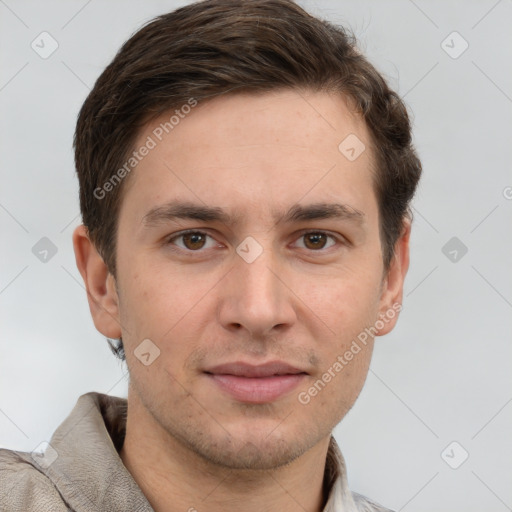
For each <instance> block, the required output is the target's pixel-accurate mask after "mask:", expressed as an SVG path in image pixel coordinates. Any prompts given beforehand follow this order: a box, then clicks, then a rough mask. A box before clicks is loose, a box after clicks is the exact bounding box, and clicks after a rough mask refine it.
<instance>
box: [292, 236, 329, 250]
mask: <svg viewBox="0 0 512 512" xmlns="http://www.w3.org/2000/svg"><path fill="white" fill-rule="evenodd" d="M336 241H337V238H336V237H335V236H334V235H330V234H329V233H324V232H323V231H310V232H309V233H304V234H303V235H302V236H301V237H300V238H299V241H298V247H300V248H301V249H309V250H310V251H320V250H322V249H328V248H329V247H332V246H333V245H336Z"/></svg>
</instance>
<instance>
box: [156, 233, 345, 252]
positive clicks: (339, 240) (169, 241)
mask: <svg viewBox="0 0 512 512" xmlns="http://www.w3.org/2000/svg"><path fill="white" fill-rule="evenodd" d="M191 233H194V234H199V235H205V236H207V237H210V238H212V239H214V238H213V236H212V235H210V234H209V233H207V232H205V231H201V230H198V229H187V230H185V231H180V232H179V233H175V234H173V235H172V236H171V237H167V239H166V245H168V246H172V245H174V244H173V241H174V240H177V239H178V238H181V237H183V236H185V235H187V234H191ZM308 234H315V235H316V234H321V235H326V236H327V237H329V238H331V239H332V240H334V241H335V242H337V243H338V244H341V245H348V242H347V241H346V240H345V239H343V238H341V237H338V236H335V235H333V234H332V233H330V232H328V231H322V230H318V229H310V230H305V231H301V233H300V235H299V237H298V238H297V240H298V239H300V238H302V237H304V236H306V235H308ZM332 247H334V245H332V246H331V247H327V249H323V248H322V249H317V250H314V249H309V251H310V252H312V253H320V254H321V253H325V252H326V251H328V250H329V249H332ZM301 249H302V248H301ZM305 249H306V250H308V249H307V248H305ZM172 250H175V251H178V252H185V253H187V254H188V255H194V253H197V254H201V253H204V252H205V251H206V250H207V249H197V250H196V251H193V250H191V249H184V248H182V247H178V246H174V247H172Z"/></svg>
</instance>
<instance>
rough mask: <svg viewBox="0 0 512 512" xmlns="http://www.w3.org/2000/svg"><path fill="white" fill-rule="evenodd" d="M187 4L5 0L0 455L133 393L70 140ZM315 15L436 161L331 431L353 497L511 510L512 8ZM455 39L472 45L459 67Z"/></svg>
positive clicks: (409, 506)
mask: <svg viewBox="0 0 512 512" xmlns="http://www.w3.org/2000/svg"><path fill="white" fill-rule="evenodd" d="M185 3H188V2H174V1H147V2H135V1H131V2H127V1H120V0H117V1H114V0H111V1H108V2H105V1H104V2H101V1H99V0H93V1H89V2H85V1H80V2H78V1H66V2H64V1H63V0H61V1H45V2H37V1H17V2H15V1H14V0H4V1H0V34H1V35H0V42H1V61H0V73H1V74H0V107H1V117H0V145H1V146H0V147H1V152H0V156H1V165H0V172H1V189H0V227H1V234H2V244H1V250H0V258H1V260H0V307H1V309H0V315H1V317H0V333H1V339H0V433H1V435H0V444H1V445H3V446H4V447H9V448H16V449H23V450H27V451H31V450H33V449H34V448H36V447H37V446H38V445H39V443H41V442H42V441H47V440H49V439H50V437H51V434H52V433H53V431H54V430H55V428H56V427H57V426H58V425H59V424H60V423H61V422H62V420H63V419H64V418H65V417H66V416H67V414H68V413H69V412H70V411H71V409H72V407H73V406H74V405H75V402H76V400H77V398H78V396H79V395H81V394H83V393H86V392H88V391H99V392H103V393H110V394H115V395H118V396H126V391H127V383H126V378H125V371H126V370H125V367H124V365H122V364H121V363H119V362H118V361H117V360H116V359H115V358H114V356H113V355H112V354H111V353H110V351H109V349H108V347H107V344H106V341H105V340H104V338H103V337H102V336H101V335H100V334H99V333H98V332H97V331H96V330H95V328H94V326H93V323H92V320H91V319H90V315H89V310H88V305H87V301H86V294H85V291H84V289H83V286H82V281H81V278H80V276H79V274H78V271H77V270H76V268H75V262H74V255H73V252H72V245H71V233H72V230H73V228H74V227H75V226H76V225H78V223H79V216H78V212H79V210H78V187H77V180H76V178H75V175H74V164H73V155H72V147H71V145H72V136H73V131H74V127H75V121H76V115H77V112H78V110H79V108H80V106H81V104H82V102H83V101H84V99H85V97H86V95H87V94H88V92H89V89H90V88H91V87H92V85H93V84H94V81H95V80H96V78H97V77H98V76H99V74H100V73H101V71H102V70H103V69H104V67H105V66H106V65H107V64H108V63H109V62H110V60H111V59H112V58H113V56H114V54H115V52H116V51H117V49H118V48H119V47H120V45H121V44H122V43H123V42H124V41H125V40H126V39H127V38H128V37H129V36H130V34H131V33H133V32H134V31H135V30H136V29H137V28H138V27H140V25H141V24H142V23H144V22H146V21H148V20H149V19H150V18H151V17H153V16H155V15H157V14H161V13H163V12H166V11H169V10H172V9H173V8H175V7H177V6H178V5H182V4H185ZM301 4H302V5H304V6H305V7H306V8H308V9H309V10H310V11H312V12H314V13H316V14H319V15H321V16H323V17H325V18H328V19H330V20H332V21H334V22H339V23H342V24H346V25H348V26H350V27H352V29H353V30H354V31H355V33H356V34H357V35H358V36H359V39H360V46H361V48H362V49H363V51H364V52H366V53H367V55H368V56H369V57H370V59H371V60H372V62H374V64H375V65H376V66H377V67H378V68H379V69H380V70H381V71H382V72H383V73H384V74H385V75H386V76H387V77H388V79H389V80H390V82H391V85H392V86H393V87H395V88H396V89H397V90H398V91H399V93H400V94H401V95H402V96H403V97H405V100H406V102H407V103H408V105H409V107H410V109H411V110H412V112H413V117H414V133H415V140H416V145H417V148H418V151H419V154H420V156H421V158H422V161H423V165H424V176H423V180H422V183H421V186H420V189H419V192H418V195H417V198H416V200H415V203H414V208H415V221H414V225H413V235H412V241H411V245H412V247H411V250H412V254H411V258H412V263H411V267H410V271H409V274H408V277H407V280H406V286H405V300H404V310H403V312H402V315H401V317H400V321H399V324H398V326H397V328H396V329H395V331H393V332H392V333H391V334H390V335H388V336H386V337H383V338H380V339H379V340H378V341H377V343H376V350H375V355H374V359H373V362H372V370H371V372H370V374H369V376H368V380H367V383H366V386H365V388H364V390H363V392H362V394H361V396H360V398H359V400H358V402H357V403H356V405H355V406H354V408H353V409H352V411H351V412H350V413H349V415H348V416H347V417H346V418H345V420H344V421H343V422H342V423H341V424H340V425H339V426H338V427H337V428H336V430H335V436H336V438H337V440H338V442H339V443H340V445H341V448H342V450H343V453H344V455H345V458H346V461H347V465H348V470H349V482H350V486H351V488H352V489H353V490H356V491H359V492H361V493H363V494H367V495H368V496H370V497H372V498H373V499H375V500H377V501H379V502H382V503H383V504H385V505H387V506H389V507H392V508H394V509H395V510H397V511H398V510H404V511H407V512H413V511H417V512H420V511H429V512H431V511H433V510H435V511H436V512H444V511H446V512H448V511H450V512H453V511H465V512H472V511H475V512H476V511H481V510H485V511H486V512H501V511H506V510H512V508H511V507H512V485H511V484H512V441H511V435H510V432H512V429H511V427H512V403H511V402H512V385H511V384H512V371H511V370H512V346H511V343H510V342H511V339H510V338H511V335H510V333H511V332H512V315H511V312H512V270H511V258H510V255H511V249H512V243H511V240H512V239H511V231H512V230H511V219H512V200H510V199H507V197H508V198H510V197H512V189H511V188H507V187H512V175H511V172H510V162H511V161H512V149H511V148H512V144H511V132H512V129H511V127H512V73H511V66H510V64H511V62H512V44H511V43H512V36H511V32H510V27H511V26H512V2H511V1H510V0H501V1H498V2H496V1H495V0H482V1H478V2H477V1H449V2H446V1H430V2H427V1H421V0H416V1H415V2H411V1H406V0H400V1H399V0H396V1H334V0H332V1H316V2H308V1H303V2H301ZM43 31H47V32H49V33H50V34H51V35H52V37H53V38H55V40H56V41H58V44H59V47H58V49H57V51H55V53H53V54H52V55H51V56H50V57H49V58H48V59H42V58H41V57H40V56H39V55H38V54H37V53H36V52H35V51H34V50H33V49H32V48H31V42H32V41H33V40H34V39H35V38H36V37H37V36H38V35H39V34H40V33H41V32H43ZM453 31H457V32H458V33H460V35H461V36H462V37H463V38H464V40H466V41H467V43H468V44H469V47H468V49H467V50H466V51H465V52H464V53H463V54H462V55H460V56H459V57H458V58H452V57H451V56H450V55H448V53H447V52H446V51H445V49H447V50H448V51H450V52H451V53H452V55H453V54H455V53H457V52H458V51H460V50H461V49H462V48H463V46H462V45H463V44H464V43H463V41H462V40H461V39H460V38H458V36H456V35H455V36H453V35H452V36H450V37H448V39H446V38H447V36H449V35H450V34H451V33H452V32H453ZM445 40H446V41H445ZM443 41H445V43H444V44H443V46H444V49H443V46H442V42H443ZM450 47H452V48H450ZM42 237H48V238H49V239H50V240H51V241H52V242H53V243H54V244H55V245H56V247H57V248H58V252H57V254H56V255H55V256H54V257H52V258H51V259H49V261H47V262H46V263H43V262H41V261H39V259H37V258H36V257H35V255H34V254H33V253H32V247H33V246H34V245H35V244H36V243H37V242H38V241H39V240H40V239H41V238H42ZM452 237H457V238H458V239H459V240H460V241H461V242H462V243H463V244H464V245H465V246H466V247H467V248H468V252H467V254H465V255H464V256H462V257H461V254H462V253H461V252H460V250H459V252H458V253H457V259H458V261H456V262H453V261H450V259H449V258H448V257H447V256H445V254H444V253H443V252H442V248H443V246H444V245H445V244H446V243H447V242H448V241H449V240H450V239H451V238H452ZM449 250H451V249H449ZM446 252H448V251H446ZM453 256H454V254H453V253H452V257H453ZM453 441H456V442H457V443H459V445H457V446H456V447H455V448H454V450H453V451H452V450H451V448H450V449H449V450H448V451H447V452H445V456H444V459H443V457H442V456H441V453H442V452H443V450H444V449H445V448H446V447H447V446H448V445H449V444H450V443H451V442H453ZM463 450H465V451H467V452H468V453H469V458H468V459H467V460H466V461H465V462H464V463H463V464H462V465H461V466H460V467H459V468H458V469H452V468H451V467H449V466H448V464H447V463H446V462H445V460H448V461H449V462H450V463H451V464H452V465H455V464H456V463H457V462H459V461H460V458H461V457H462V455H463V454H464V452H463Z"/></svg>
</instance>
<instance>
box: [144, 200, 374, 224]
mask: <svg viewBox="0 0 512 512" xmlns="http://www.w3.org/2000/svg"><path fill="white" fill-rule="evenodd" d="M273 217H274V220H275V222H276V224H279V223H294V222H301V221H302V222H303V221H310V220H321V219H338V220H347V221H350V222H353V223H355V224H356V225H362V224H364V221H365V214H364V213H363V212H362V211H360V210H357V209H356V208H353V207H352V206H349V205H347V204H341V203H314V204H310V205H306V206H302V205H299V204H296V205H293V206H292V207H291V208H290V209H289V210H288V211H287V212H285V213H282V212H274V214H273ZM176 219H189V220H200V221H203V222H219V223H223V224H226V225H235V224H238V223H239V222H240V219H241V215H233V216H232V215H230V214H228V213H227V212H226V211H225V210H223V209H222V208H220V207H218V206H206V205H200V204H194V203H191V202H180V201H171V202H169V203H166V204H164V205H161V206H157V207H154V208H152V209H151V210H149V212H148V213H146V214H145V215H144V217H143V218H142V224H144V225H145V226H146V227H152V226H156V225H159V224H161V223H165V222H169V221H172V220H176Z"/></svg>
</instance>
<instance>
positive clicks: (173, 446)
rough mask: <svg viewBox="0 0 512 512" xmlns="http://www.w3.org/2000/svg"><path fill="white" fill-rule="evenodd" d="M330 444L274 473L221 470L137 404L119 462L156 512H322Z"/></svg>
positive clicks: (131, 408)
mask: <svg viewBox="0 0 512 512" xmlns="http://www.w3.org/2000/svg"><path fill="white" fill-rule="evenodd" d="M130 398H132V397H130ZM133 398H136V397H133ZM129 400H130V399H129ZM329 441H330V435H329V436H327V437H326V438H324V439H322V441H321V442H319V443H317V444H316V445H315V446H313V447H312V448H310V449H309V450H308V451H307V452H305V453H304V454H302V455H301V456H300V457H298V458H297V459H295V460H293V461H292V462H290V463H289V464H287V465H285V466H281V467H278V468H275V469H269V470H252V469H243V470H240V469H232V468H227V467H221V466H218V465H216V464H213V463H212V462H211V461H208V460H205V459H204V458H203V457H202V456H200V455H198V454H197V453H196V452H194V451H193V450H191V449H190V448H189V447H188V446H185V445H184V444H183V443H181V442H180V441H179V440H177V439H176V438H174V437H173V436H171V435H170V434H169V433H168V432H167V431H166V430H164V429H163V428H162V426H161V425H159V424H157V423H156V421H155V419H154V418H153V417H152V416H151V414H150V413H149V412H148V411H147V410H146V409H145V408H144V407H143V406H142V404H141V403H140V402H139V401H137V400H136V399H135V400H130V401H129V407H128V417H127V424H126V437H125V441H124V445H123V447H122V449H121V452H120V456H121V459H122V461H123V463H124V465H125V466H126V468H127V469H128V471H129V472H130V473H131V475H132V476H133V478H134V480H135V482H136V483H137V484H138V486H139V487H140V489H141V490H142V492H143V493H144V495H145V496H146V498H147V499H148V501H149V502H150V504H151V506H152V508H153V509H154V510H155V512H177V511H188V512H202V511H204V510H208V512H231V511H233V512H234V511H236V512H239V511H240V510H241V509H242V510H244V511H245V512H256V511H257V512H260V511H261V510H265V511H268V512H273V511H276V512H277V511H279V512H288V511H290V512H292V511H296V510H308V511H314V512H321V510H323V507H324V505H325V502H326V500H327V496H326V495H325V493H324V489H323V479H324V471H325V462H326V457H327V450H328V448H329Z"/></svg>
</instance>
